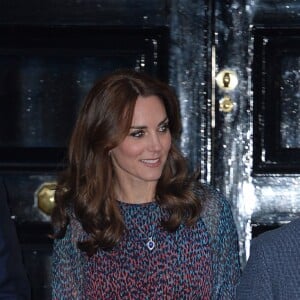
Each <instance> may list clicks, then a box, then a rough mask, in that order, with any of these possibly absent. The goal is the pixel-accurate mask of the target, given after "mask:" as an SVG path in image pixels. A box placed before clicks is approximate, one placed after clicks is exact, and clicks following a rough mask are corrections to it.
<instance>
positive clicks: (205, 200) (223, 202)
mask: <svg viewBox="0 0 300 300" xmlns="http://www.w3.org/2000/svg"><path fill="white" fill-rule="evenodd" d="M195 194H196V195H197V197H198V198H199V199H200V201H201V202H202V207H203V209H202V217H208V216H215V217H216V216H218V215H221V214H222V213H225V212H227V211H231V205H230V203H229V202H228V200H227V199H226V198H225V196H224V195H223V194H222V193H221V192H219V191H218V190H217V189H215V188H213V187H212V186H211V185H208V184H198V185H197V187H196V189H195Z"/></svg>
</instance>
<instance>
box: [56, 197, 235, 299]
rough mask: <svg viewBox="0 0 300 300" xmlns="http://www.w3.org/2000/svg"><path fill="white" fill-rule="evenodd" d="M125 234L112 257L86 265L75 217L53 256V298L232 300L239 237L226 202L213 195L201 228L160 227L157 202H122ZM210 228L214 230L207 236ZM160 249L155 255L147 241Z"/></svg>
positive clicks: (96, 258)
mask: <svg viewBox="0 0 300 300" xmlns="http://www.w3.org/2000/svg"><path fill="white" fill-rule="evenodd" d="M119 205H120V209H121V212H122V214H123V217H124V221H125V224H126V227H127V233H126V234H125V235H124V237H123V239H122V241H121V242H120V243H119V244H118V246H116V247H115V248H114V249H113V250H111V251H103V250H99V251H98V252H97V253H96V254H95V255H93V256H92V257H90V258H88V257H87V256H86V255H85V254H83V253H82V252H80V251H79V250H78V249H77V247H76V242H77V241H78V240H82V239H84V238H85V237H86V234H85V233H84V232H83V231H82V229H81V226H80V224H79V222H78V221H77V220H76V219H75V218H74V217H73V218H71V222H70V224H69V226H68V229H67V233H66V235H65V237H64V238H63V239H60V240H55V243H54V251H53V284H52V289H53V299H59V300H64V299H66V300H67V299H68V300H70V299H110V300H111V299H149V300H150V299H172V300H173V299H180V300H182V299H202V300H208V299H233V298H234V291H235V285H236V283H237V281H238V279H239V274H240V269H239V259H238V246H237V234H236V229H235V225H234V222H233V219H232V214H231V209H230V206H229V205H228V203H227V201H226V200H225V199H223V198H221V197H220V196H219V195H218V194H214V195H212V197H211V199H210V200H209V202H208V203H207V204H206V208H205V210H204V213H203V216H202V217H201V218H199V220H198V222H197V223H196V225H194V226H193V227H186V226H184V225H181V226H180V228H179V229H178V230H177V231H176V232H174V233H168V232H166V231H165V230H163V229H162V228H161V227H160V226H159V223H160V220H161V218H162V214H163V215H164V213H162V212H161V209H160V207H159V206H158V205H157V204H156V203H148V204H142V205H137V204H126V203H121V202H120V203H119ZM208 228H209V229H208ZM150 236H152V237H153V241H154V242H155V244H156V245H155V248H154V249H153V250H152V251H150V250H149V249H148V248H147V246H146V243H147V240H148V238H149V237H150Z"/></svg>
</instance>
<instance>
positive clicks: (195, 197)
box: [53, 70, 239, 299]
mask: <svg viewBox="0 0 300 300" xmlns="http://www.w3.org/2000/svg"><path fill="white" fill-rule="evenodd" d="M180 129H181V126H180V118H179V106H178V102H177V98H176V96H175V94H174V93H173V91H172V90H171V89H170V87H168V85H166V84H164V83H162V82H160V81H157V80H156V79H153V78H151V77H149V76H147V75H146V74H142V73H138V72H135V71H130V70H123V71H118V72H115V73H113V74H111V75H108V76H107V77H105V78H103V79H102V80H100V81H99V82H97V83H96V84H95V85H94V87H93V88H92V89H91V91H90V92H89V94H88V96H87V98H86V100H85V103H84V105H83V107H82V109H81V111H80V113H79V117H78V120H77V123H76V125H75V128H74V131H73V135H72V138H71V142H70V147H69V166H68V169H67V171H66V172H65V173H64V175H63V176H62V178H61V180H60V182H59V185H58V188H57V192H56V208H55V210H54V212H53V223H54V228H55V238H56V239H55V243H54V253H53V298H54V299H232V298H233V294H234V288H235V285H236V282H237V280H238V277H239V260H238V246H237V234H236V229H235V226H234V222H233V219H232V214H231V210H230V207H229V205H228V203H227V202H226V201H225V200H224V199H223V198H221V197H220V196H219V195H217V194H216V193H215V192H211V191H209V189H207V188H205V187H203V186H201V185H200V184H199V183H197V181H196V180H195V179H194V178H193V177H191V176H188V171H187V165H186V162H185V160H184V158H183V156H182V154H181V153H180V152H179V150H178V149H177V147H176V143H175V141H176V139H177V138H178V137H179V133H180Z"/></svg>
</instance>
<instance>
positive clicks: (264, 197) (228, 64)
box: [213, 0, 300, 264]
mask: <svg viewBox="0 0 300 300" xmlns="http://www.w3.org/2000/svg"><path fill="white" fill-rule="evenodd" d="M299 12H300V3H299V2H295V1H277V0H274V1H216V2H215V38H214V47H215V52H216V61H215V66H216V67H215V68H216V73H218V72H220V71H221V70H222V69H224V68H227V69H232V70H234V71H235V72H236V73H237V75H238V85H237V87H236V89H234V90H233V91H224V90H222V89H220V88H219V87H218V86H217V87H216V90H215V97H216V111H217V114H216V120H217V121H216V130H215V137H216V138H215V144H214V154H215V162H216V163H215V166H214V172H213V173H214V175H215V176H214V182H215V185H216V186H217V187H219V189H220V190H222V191H223V192H224V193H225V194H226V195H227V197H228V198H229V199H231V201H232V203H233V207H234V215H235V219H236V223H237V226H238V231H239V237H240V249H241V260H242V264H244V263H245V261H246V258H247V257H248V255H249V244H250V240H251V238H252V237H253V236H256V235H258V234H259V233H261V232H263V231H265V230H269V229H273V228H276V227H278V226H280V225H282V224H284V223H287V222H289V221H290V220H292V219H293V218H295V217H297V215H299V213H300V192H299V191H300V189H299V184H300V181H299V164H300V162H299V158H300V157H299V140H300V136H299V134H298V132H299V118H298V114H299V74H300V73H299V58H300V51H299V47H300V46H299V36H300V35H299V28H300V27H299V24H297V21H296V15H297V14H299ZM226 95H227V96H229V97H230V98H231V99H232V100H233V102H234V108H233V110H232V111H230V112H228V113H226V112H223V111H221V110H220V100H221V99H222V98H224V96H226Z"/></svg>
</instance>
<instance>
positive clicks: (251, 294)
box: [236, 239, 273, 300]
mask: <svg viewBox="0 0 300 300" xmlns="http://www.w3.org/2000/svg"><path fill="white" fill-rule="evenodd" d="M250 253H251V254H250V257H249V260H248V262H247V265H246V267H245V269H244V272H243V275H242V278H241V281H240V283H239V285H238V287H237V295H236V299H237V300H253V299H264V300H268V299H270V300H271V299H273V294H272V288H271V279H270V274H269V268H268V266H267V264H266V258H265V252H264V244H263V243H260V241H258V240H256V239H255V240H253V241H252V244H251V251H250Z"/></svg>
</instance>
